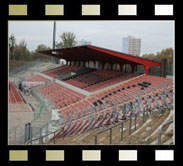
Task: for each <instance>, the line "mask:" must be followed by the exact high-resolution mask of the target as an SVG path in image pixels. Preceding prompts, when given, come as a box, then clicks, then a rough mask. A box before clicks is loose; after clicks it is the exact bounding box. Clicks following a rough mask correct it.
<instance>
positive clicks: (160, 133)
mask: <svg viewBox="0 0 183 166" xmlns="http://www.w3.org/2000/svg"><path fill="white" fill-rule="evenodd" d="M171 123H173V120H171V121H169V122H166V123H164V124H162V125H161V127H160V129H159V133H158V145H161V135H162V129H163V127H165V126H167V125H169V124H171Z"/></svg>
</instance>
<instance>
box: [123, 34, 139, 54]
mask: <svg viewBox="0 0 183 166" xmlns="http://www.w3.org/2000/svg"><path fill="white" fill-rule="evenodd" d="M140 50H141V39H137V38H135V37H132V36H128V37H126V38H123V50H122V52H124V53H127V54H131V55H135V56H140Z"/></svg>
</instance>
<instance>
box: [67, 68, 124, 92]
mask: <svg viewBox="0 0 183 166" xmlns="http://www.w3.org/2000/svg"><path fill="white" fill-rule="evenodd" d="M121 75H122V73H120V72H115V71H111V70H98V71H94V72H90V73H87V74H83V75H80V76H78V77H75V78H73V79H69V80H67V81H66V82H67V83H70V84H72V85H75V86H78V87H79V88H82V89H86V90H87V88H88V87H90V86H93V85H97V84H102V83H103V82H104V81H107V80H112V79H114V78H116V77H119V76H121ZM79 82H81V83H82V84H79ZM91 89H92V88H89V90H91Z"/></svg>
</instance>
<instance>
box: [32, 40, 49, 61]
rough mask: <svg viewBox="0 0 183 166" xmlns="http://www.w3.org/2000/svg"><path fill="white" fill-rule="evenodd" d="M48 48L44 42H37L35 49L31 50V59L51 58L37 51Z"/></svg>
mask: <svg viewBox="0 0 183 166" xmlns="http://www.w3.org/2000/svg"><path fill="white" fill-rule="evenodd" d="M50 49H51V48H50V47H47V46H46V45H44V44H39V45H38V46H37V48H36V50H35V51H34V52H33V55H32V59H34V60H35V59H42V60H43V59H44V60H50V59H51V57H50V56H48V55H44V54H41V53H39V51H42V50H50Z"/></svg>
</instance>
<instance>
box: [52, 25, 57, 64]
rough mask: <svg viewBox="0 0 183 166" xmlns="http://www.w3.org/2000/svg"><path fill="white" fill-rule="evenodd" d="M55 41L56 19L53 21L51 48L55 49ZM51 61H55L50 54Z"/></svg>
mask: <svg viewBox="0 0 183 166" xmlns="http://www.w3.org/2000/svg"><path fill="white" fill-rule="evenodd" d="M55 43H56V21H54V24H53V49H55ZM52 63H55V58H54V57H53V56H52Z"/></svg>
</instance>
